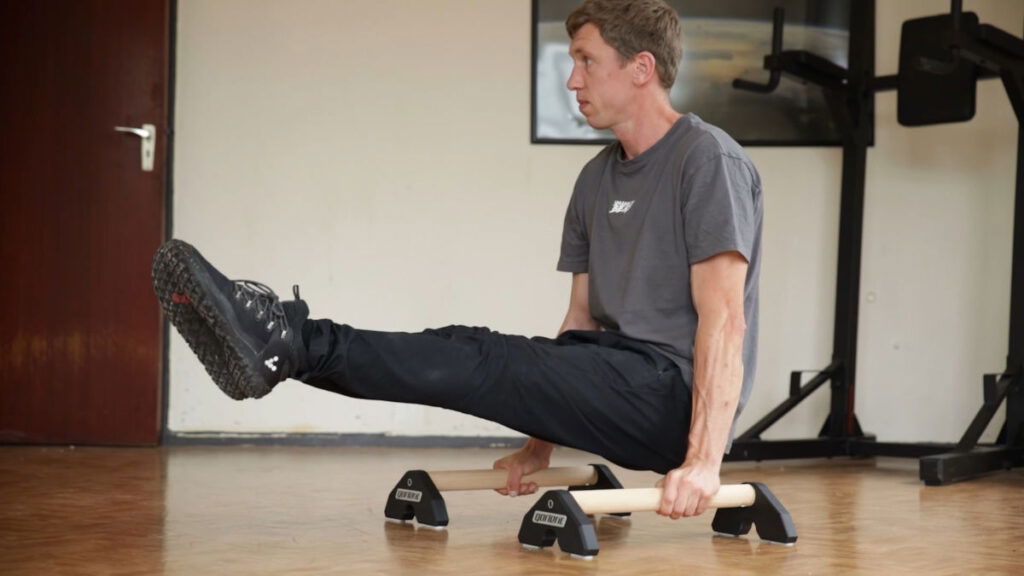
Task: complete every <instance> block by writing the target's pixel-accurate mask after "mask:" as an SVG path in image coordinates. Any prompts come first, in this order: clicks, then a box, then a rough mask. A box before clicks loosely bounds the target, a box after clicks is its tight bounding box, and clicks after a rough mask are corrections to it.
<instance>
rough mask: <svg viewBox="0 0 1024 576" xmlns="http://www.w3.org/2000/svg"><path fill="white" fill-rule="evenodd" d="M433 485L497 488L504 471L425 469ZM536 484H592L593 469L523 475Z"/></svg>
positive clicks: (442, 488) (448, 488)
mask: <svg viewBox="0 0 1024 576" xmlns="http://www.w3.org/2000/svg"><path fill="white" fill-rule="evenodd" d="M427 474H429V475H430V479H431V480H433V481H434V486H436V487H437V489H438V490H440V491H441V492H451V491H455V490H499V489H501V488H504V487H505V481H506V479H507V478H508V470H500V469H499V470H442V471H434V472H428V473H427ZM523 481H524V482H535V483H536V484H537V486H543V487H547V486H577V485H580V486H582V485H588V484H595V483H596V482H597V471H596V470H594V467H593V466H573V467H566V468H548V469H546V470H541V471H540V472H535V473H533V474H529V475H527V476H524V477H523Z"/></svg>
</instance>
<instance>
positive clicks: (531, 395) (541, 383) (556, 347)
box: [154, 240, 690, 472]
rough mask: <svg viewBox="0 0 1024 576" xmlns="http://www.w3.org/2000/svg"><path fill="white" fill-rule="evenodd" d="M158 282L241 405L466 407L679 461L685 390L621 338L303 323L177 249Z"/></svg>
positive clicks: (644, 458) (667, 465)
mask: <svg viewBox="0 0 1024 576" xmlns="http://www.w3.org/2000/svg"><path fill="white" fill-rule="evenodd" d="M154 282H155V284H156V291H157V294H158V295H159V297H160V301H161V304H162V305H163V306H164V309H165V310H166V311H167V313H168V316H169V318H170V319H171V322H172V323H174V325H175V326H176V327H177V329H178V331H179V332H181V333H182V335H183V336H184V337H185V340H186V341H188V343H189V345H190V346H191V347H192V349H193V350H194V351H196V353H197V354H198V355H199V358H200V361H201V362H202V363H203V365H204V366H205V367H206V369H207V372H209V373H210V375H211V376H212V377H213V379H214V381H215V382H217V384H218V385H219V386H220V387H221V389H222V390H224V392H225V393H227V394H228V395H229V396H231V397H233V398H237V399H240V398H246V397H259V396H262V395H264V394H266V393H267V392H269V391H270V389H271V388H272V387H273V386H274V385H275V384H277V383H278V382H280V381H282V380H284V379H285V378H295V379H298V380H301V381H303V382H305V383H307V384H309V385H312V386H316V387H318V388H321V389H325V390H329V391H332V392H336V393H339V394H344V395H347V396H351V397H356V398H367V399H374V400H387V401H394V402H406V403H416V404H426V405H431V406H438V407H442V408H447V409H451V410H456V411H459V412H463V413H466V414H470V415H473V416H478V417H481V418H485V419H487V420H491V421H494V422H497V423H499V424H502V425H505V426H508V427H509V428H512V429H514V430H517V431H519V432H522V433H524V434H528V435H530V436H534V437H537V438H540V439H543V440H547V441H549V442H553V443H555V444H559V445H563V446H570V447H574V448H579V449H582V450H586V451H588V452H592V453H595V454H598V455H600V456H603V457H604V458H607V459H609V460H611V461H612V462H615V463H616V464H620V465H622V466H626V467H630V468H639V469H648V470H655V471H659V472H665V471H667V470H669V469H671V468H674V467H675V466H678V465H679V463H680V462H682V460H683V457H684V452H685V446H686V434H687V432H688V430H689V416H690V395H689V389H688V387H687V386H686V385H685V383H684V382H683V380H682V377H681V375H680V373H679V370H678V368H677V367H676V366H675V365H674V364H673V363H672V362H671V361H670V360H668V359H667V358H666V357H664V356H662V355H661V354H659V353H657V352H655V351H653V350H652V349H651V348H650V346H648V345H646V344H644V343H640V342H636V341H633V340H630V339H628V338H625V337H623V336H621V335H618V334H615V333H609V332H569V333H566V334H564V335H563V336H561V337H559V338H558V339H556V340H551V339H547V338H525V337H522V336H509V335H504V334H499V333H496V332H492V331H490V330H487V329H484V328H467V327H461V326H453V327H448V328H443V329H440V330H427V331H424V332H421V333H394V332H376V331H369V330H357V329H355V328H352V327H350V326H346V325H341V324H335V323H334V322H332V321H330V320H316V321H312V320H306V318H307V316H308V308H307V307H306V305H305V303H304V302H302V301H301V300H298V299H297V300H296V301H293V302H284V303H281V302H280V301H279V300H277V297H276V296H274V294H273V293H272V292H270V290H269V289H267V288H266V287H263V286H262V285H259V284H256V283H252V282H241V281H230V280H228V279H226V278H225V277H224V276H223V275H222V274H221V273H220V272H218V271H217V270H216V269H215V268H213V266H212V265H210V264H209V263H208V262H207V261H206V260H205V259H203V258H202V256H200V255H199V253H198V252H197V251H196V250H195V249H194V248H192V247H191V246H189V245H188V244H185V243H184V242H180V241H176V240H175V241H171V242H169V243H168V244H167V245H166V246H165V247H164V248H161V250H160V251H159V252H158V253H157V257H156V262H155V264H154ZM296 297H297V296H296Z"/></svg>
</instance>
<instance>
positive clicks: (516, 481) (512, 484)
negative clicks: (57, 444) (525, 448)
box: [505, 466, 523, 496]
mask: <svg viewBox="0 0 1024 576" xmlns="http://www.w3.org/2000/svg"><path fill="white" fill-rule="evenodd" d="M522 479H523V470H522V468H520V467H519V466H512V467H510V468H509V469H508V479H507V480H506V481H505V489H506V490H508V495H509V496H516V495H518V494H519V492H520V490H521V488H522V486H521V485H520V481H521V480H522Z"/></svg>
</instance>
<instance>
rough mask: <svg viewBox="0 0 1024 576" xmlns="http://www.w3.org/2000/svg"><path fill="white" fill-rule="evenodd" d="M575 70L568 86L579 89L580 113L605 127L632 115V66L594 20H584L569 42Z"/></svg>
mask: <svg viewBox="0 0 1024 576" xmlns="http://www.w3.org/2000/svg"><path fill="white" fill-rule="evenodd" d="M569 55H570V56H571V57H572V61H573V66H572V74H570V75H569V80H568V82H566V88H568V89H569V90H572V91H574V92H576V101H577V102H578V103H579V107H580V113H581V114H583V115H584V116H586V117H587V123H589V124H590V125H591V126H592V127H594V128H597V129H599V130H601V129H608V128H614V127H615V126H616V125H617V124H619V123H620V122H622V121H624V120H625V119H626V118H627V117H628V116H627V114H626V113H627V112H628V109H629V106H628V104H629V97H630V92H631V89H632V87H633V79H632V66H629V63H628V62H627V63H626V64H623V63H622V60H621V58H620V57H619V53H618V52H616V51H615V49H614V48H612V47H611V46H609V45H608V44H607V43H606V42H605V41H604V38H602V37H601V32H600V31H599V30H598V29H597V27H596V26H594V25H593V24H584V25H583V26H582V27H581V28H580V29H579V30H577V31H576V35H575V36H573V38H572V43H571V44H570V45H569Z"/></svg>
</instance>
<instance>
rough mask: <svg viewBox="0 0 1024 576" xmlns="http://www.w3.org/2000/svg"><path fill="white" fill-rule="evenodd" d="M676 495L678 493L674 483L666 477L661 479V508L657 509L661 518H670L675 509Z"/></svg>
mask: <svg viewBox="0 0 1024 576" xmlns="http://www.w3.org/2000/svg"><path fill="white" fill-rule="evenodd" d="M670 474H671V473H670ZM678 494H679V492H678V487H677V485H676V482H673V481H671V479H670V478H669V477H668V476H666V477H665V478H662V480H661V508H659V509H658V514H661V515H662V516H671V515H672V512H673V510H674V509H675V507H676V498H677V497H678Z"/></svg>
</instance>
